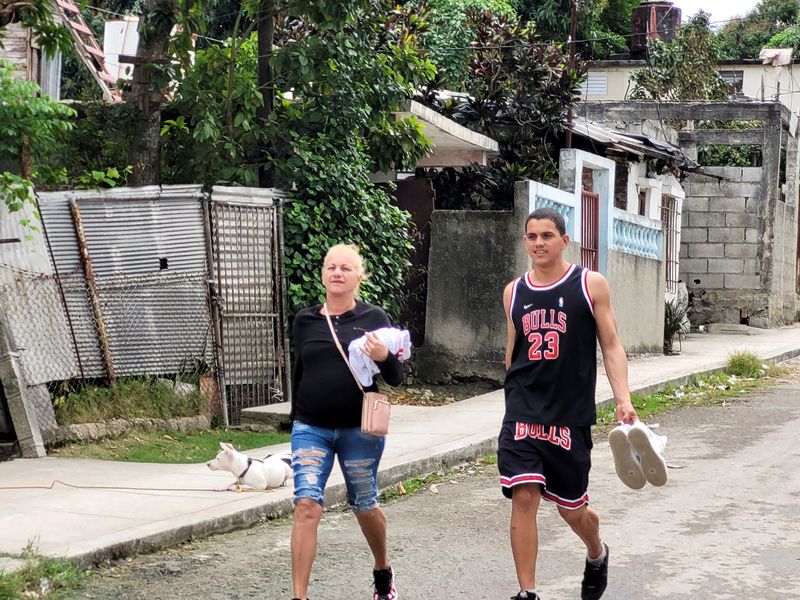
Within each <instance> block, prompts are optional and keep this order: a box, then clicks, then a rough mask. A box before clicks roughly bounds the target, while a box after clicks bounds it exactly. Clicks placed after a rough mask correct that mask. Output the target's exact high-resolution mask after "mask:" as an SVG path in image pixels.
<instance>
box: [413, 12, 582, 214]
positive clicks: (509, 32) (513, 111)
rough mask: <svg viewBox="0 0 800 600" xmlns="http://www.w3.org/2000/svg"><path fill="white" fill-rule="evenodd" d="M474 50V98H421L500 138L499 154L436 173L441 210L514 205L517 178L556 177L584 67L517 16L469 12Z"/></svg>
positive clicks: (430, 94)
mask: <svg viewBox="0 0 800 600" xmlns="http://www.w3.org/2000/svg"><path fill="white" fill-rule="evenodd" d="M471 18H472V27H473V28H474V30H475V32H476V41H477V45H476V50H475V53H474V55H473V58H472V62H471V64H470V67H471V76H470V78H469V81H468V92H469V96H468V97H464V96H461V97H457V98H441V97H440V96H438V95H437V94H435V93H433V92H432V91H428V93H426V94H424V95H423V97H422V100H423V101H424V102H426V103H428V104H429V105H430V106H432V107H433V108H435V109H436V110H438V111H440V112H442V113H444V114H445V115H447V116H449V117H451V118H453V119H454V120H456V121H458V122H460V123H463V124H464V125H466V126H468V127H470V128H472V129H475V130H477V131H480V132H481V133H484V134H486V135H488V136H489V137H491V138H493V139H495V140H497V141H498V142H499V146H500V153H499V155H498V156H497V157H495V158H493V159H492V161H491V162H490V164H489V165H488V166H486V167H481V166H478V165H472V166H471V167H469V168H465V169H463V170H455V169H444V170H443V171H439V172H436V173H429V175H431V176H432V177H433V178H434V185H435V187H436V193H437V206H439V207H440V208H464V207H470V208H490V209H504V208H509V207H510V206H511V204H512V202H513V191H514V183H515V182H516V181H520V180H523V179H536V180H540V181H542V180H544V181H548V180H553V179H556V178H557V173H558V156H557V154H556V153H557V149H558V146H559V144H558V141H559V136H560V135H562V134H563V133H564V131H565V129H566V119H565V117H566V113H567V110H568V108H569V107H570V105H572V104H573V103H574V102H576V100H577V98H578V88H579V86H580V83H581V81H582V79H583V71H582V69H581V68H580V67H578V68H576V69H572V68H570V67H569V56H568V53H567V51H566V49H565V48H564V46H560V45H555V44H548V43H543V42H542V40H541V39H540V38H539V37H538V35H537V34H536V31H535V28H534V27H532V26H529V25H524V24H522V23H521V22H519V21H518V20H516V19H512V18H507V17H493V16H492V15H489V14H487V13H480V14H475V13H473V14H472V15H471Z"/></svg>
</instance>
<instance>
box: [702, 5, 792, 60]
mask: <svg viewBox="0 0 800 600" xmlns="http://www.w3.org/2000/svg"><path fill="white" fill-rule="evenodd" d="M798 16H800V5H798V2H797V0H761V2H759V3H758V4H757V5H756V7H755V8H754V9H753V10H751V11H750V12H749V13H748V14H747V16H746V17H744V18H742V19H738V20H735V21H732V22H730V23H728V24H726V25H725V26H724V27H723V28H722V29H721V30H720V32H719V33H718V34H717V43H718V44H719V48H720V59H721V60H743V59H748V58H750V59H752V58H758V55H759V53H760V52H761V49H762V48H764V47H768V46H770V45H771V41H770V40H771V38H772V37H773V36H774V35H775V34H777V33H779V32H781V31H783V30H785V29H786V28H788V27H790V26H792V25H794V24H795V23H797V20H798Z"/></svg>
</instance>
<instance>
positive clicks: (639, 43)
mask: <svg viewBox="0 0 800 600" xmlns="http://www.w3.org/2000/svg"><path fill="white" fill-rule="evenodd" d="M680 28H681V9H680V8H678V7H677V6H674V5H673V4H672V2H669V0H643V1H642V3H641V4H640V5H639V6H637V7H636V8H634V9H633V32H632V33H633V37H632V38H631V53H632V54H644V53H645V52H646V51H647V41H648V40H650V39H655V38H658V39H660V40H661V41H664V42H671V41H672V40H674V39H675V38H676V37H678V32H679V31H680Z"/></svg>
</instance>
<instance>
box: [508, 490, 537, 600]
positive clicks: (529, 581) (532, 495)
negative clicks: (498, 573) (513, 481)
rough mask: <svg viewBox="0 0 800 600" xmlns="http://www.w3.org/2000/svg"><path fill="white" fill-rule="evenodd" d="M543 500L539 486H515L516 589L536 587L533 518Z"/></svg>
mask: <svg viewBox="0 0 800 600" xmlns="http://www.w3.org/2000/svg"><path fill="white" fill-rule="evenodd" d="M541 499H542V492H541V488H540V487H539V485H538V484H525V485H517V486H515V487H514V488H513V496H512V498H511V552H512V554H513V555H514V566H515V567H516V570H517V579H518V580H519V587H520V589H523V590H532V589H535V588H536V557H537V555H538V552H539V528H538V524H537V522H536V516H537V513H538V511H539V503H540V502H541Z"/></svg>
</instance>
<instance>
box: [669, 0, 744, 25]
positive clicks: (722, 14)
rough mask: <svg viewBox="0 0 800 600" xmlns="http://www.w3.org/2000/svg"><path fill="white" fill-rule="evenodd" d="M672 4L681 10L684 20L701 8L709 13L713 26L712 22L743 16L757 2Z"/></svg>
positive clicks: (709, 0)
mask: <svg viewBox="0 0 800 600" xmlns="http://www.w3.org/2000/svg"><path fill="white" fill-rule="evenodd" d="M672 3H673V4H674V5H675V6H677V7H678V8H680V9H681V12H682V15H681V16H682V17H683V19H684V20H685V19H686V18H687V17H690V16H692V15H693V14H695V13H696V12H697V11H699V10H700V9H701V8H702V9H703V10H704V11H706V12H707V13H711V22H712V26H713V23H714V21H725V20H727V19H730V18H732V17H736V16H741V17H743V16H745V15H746V14H747V13H748V12H750V11H751V10H752V9H753V8H755V6H756V4H758V0H672Z"/></svg>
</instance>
